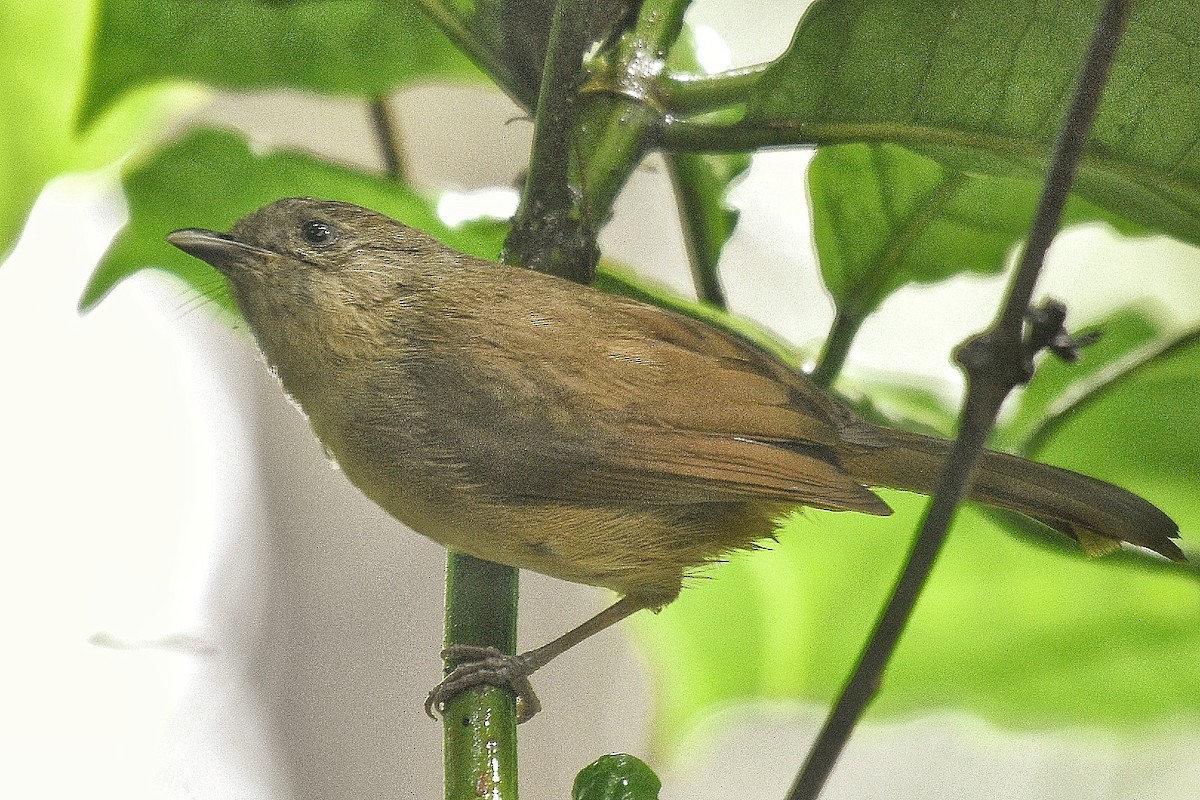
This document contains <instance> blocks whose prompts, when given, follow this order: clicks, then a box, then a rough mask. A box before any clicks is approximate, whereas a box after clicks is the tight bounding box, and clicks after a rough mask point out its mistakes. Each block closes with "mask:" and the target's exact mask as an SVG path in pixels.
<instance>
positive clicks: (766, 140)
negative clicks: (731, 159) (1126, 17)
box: [712, 0, 1200, 242]
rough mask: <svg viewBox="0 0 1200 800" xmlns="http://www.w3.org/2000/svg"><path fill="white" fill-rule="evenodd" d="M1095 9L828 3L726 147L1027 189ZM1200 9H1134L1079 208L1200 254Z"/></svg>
mask: <svg viewBox="0 0 1200 800" xmlns="http://www.w3.org/2000/svg"><path fill="white" fill-rule="evenodd" d="M1098 9H1099V2H1097V1H1096V0H1073V1H1072V2H1066V3H1054V4H1051V5H1046V4H1044V3H1040V2H1034V0H1021V2H1016V3H1006V4H1003V5H997V4H995V3H992V2H989V1H988V0H965V2H958V1H957V0H956V2H949V1H948V0H819V2H817V3H814V4H813V6H812V7H811V8H810V9H809V11H808V13H807V14H806V15H805V16H804V18H803V20H802V21H801V23H800V26H799V27H798V28H797V31H796V35H795V38H794V39H793V41H792V44H791V46H790V47H789V48H788V50H787V52H786V53H785V54H784V55H783V56H781V57H780V58H779V59H778V60H777V61H775V62H773V63H772V64H771V65H770V67H769V68H768V69H767V70H766V71H765V72H764V73H763V74H762V75H761V76H760V77H759V78H758V79H757V81H756V82H755V84H754V87H753V90H752V92H751V96H750V99H749V102H748V104H747V111H746V115H745V117H744V118H743V119H742V121H741V122H739V123H737V124H736V125H734V126H733V127H732V128H727V129H726V130H725V131H724V133H723V134H721V133H718V132H717V130H713V131H712V134H713V135H714V136H717V137H720V136H722V135H723V136H725V138H727V139H728V140H729V146H732V147H736V148H737V149H743V148H745V147H746V146H763V145H768V144H770V145H780V144H789V143H791V144H806V143H807V144H812V143H817V144H837V143H848V142H863V143H875V144H882V143H890V144H900V145H904V146H907V147H909V148H910V149H913V150H916V151H918V152H921V153H923V154H925V155H927V156H929V157H931V158H934V159H936V160H937V161H939V162H940V163H941V164H942V165H943V166H944V167H945V168H946V169H948V170H950V171H953V172H967V173H986V174H990V175H996V176H1001V177H1020V178H1027V179H1033V178H1036V177H1037V176H1039V175H1040V174H1041V173H1042V171H1043V169H1044V164H1045V160H1046V157H1047V155H1048V152H1049V149H1050V145H1051V142H1052V141H1053V138H1054V136H1055V132H1056V130H1057V128H1058V125H1059V122H1060V121H1061V119H1062V117H1063V114H1064V111H1065V108H1066V103H1067V100H1068V98H1069V95H1070V91H1071V86H1072V83H1073V81H1074V76H1075V73H1076V71H1077V70H1078V67H1079V64H1080V62H1081V58H1082V54H1083V52H1084V50H1085V48H1086V42H1087V40H1088V38H1089V37H1090V34H1091V31H1092V29H1093V27H1094V24H1095V20H1096V18H1097V16H1098ZM1197 107H1200V6H1197V5H1196V4H1195V3H1193V2H1191V0H1146V1H1145V2H1141V3H1138V4H1136V6H1135V8H1134V12H1133V17H1132V19H1131V22H1130V24H1129V28H1128V32H1127V35H1126V38H1125V40H1124V42H1123V43H1122V45H1121V48H1120V51H1119V52H1118V55H1117V61H1116V64H1115V65H1114V68H1113V71H1112V76H1111V79H1110V83H1109V87H1108V89H1107V91H1106V93H1105V99H1104V101H1103V102H1102V103H1101V105H1100V109H1099V114H1098V117H1097V119H1096V124H1095V128H1094V131H1093V134H1092V137H1091V139H1090V142H1089V144H1088V146H1087V149H1086V152H1085V155H1084V159H1083V163H1082V166H1081V170H1080V173H1079V178H1078V182H1077V189H1076V191H1077V193H1078V194H1079V195H1081V196H1083V197H1085V198H1087V199H1088V200H1090V201H1091V202H1093V203H1095V204H1097V205H1100V206H1103V207H1105V208H1108V209H1110V210H1112V211H1114V212H1117V213H1120V214H1122V215H1123V216H1125V217H1127V218H1128V219H1131V220H1134V221H1136V222H1138V223H1140V224H1142V225H1145V226H1146V227H1149V228H1152V229H1155V230H1159V231H1163V232H1166V233H1169V234H1171V235H1172V236H1175V237H1177V238H1180V239H1183V240H1186V241H1191V242H1200V149H1198V148H1196V147H1194V146H1193V145H1194V142H1195V141H1196V139H1197V138H1200V117H1198V116H1197V115H1196V114H1195V113H1194V112H1195V109H1196V108H1197Z"/></svg>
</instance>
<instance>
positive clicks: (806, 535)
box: [636, 312, 1200, 748]
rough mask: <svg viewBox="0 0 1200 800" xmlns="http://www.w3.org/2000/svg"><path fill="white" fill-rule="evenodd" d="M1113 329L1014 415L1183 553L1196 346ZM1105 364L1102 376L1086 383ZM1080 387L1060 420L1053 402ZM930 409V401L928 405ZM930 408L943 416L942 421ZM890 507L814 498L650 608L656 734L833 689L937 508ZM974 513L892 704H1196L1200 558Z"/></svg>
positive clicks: (1003, 720) (1088, 715)
mask: <svg viewBox="0 0 1200 800" xmlns="http://www.w3.org/2000/svg"><path fill="white" fill-rule="evenodd" d="M1101 327H1104V328H1106V329H1108V330H1110V331H1111V332H1112V334H1113V335H1112V336H1111V338H1110V341H1109V343H1108V344H1107V345H1105V347H1103V348H1101V347H1100V346H1099V345H1097V348H1098V349H1096V350H1094V351H1093V352H1091V353H1087V351H1085V353H1086V355H1085V358H1090V359H1091V361H1090V362H1086V363H1084V364H1083V365H1082V368H1081V370H1080V372H1079V374H1077V375H1072V374H1071V371H1070V370H1069V369H1067V368H1063V369H1058V368H1056V367H1053V366H1051V365H1049V364H1047V365H1044V369H1045V368H1046V367H1049V369H1045V371H1046V378H1044V379H1043V380H1044V381H1046V385H1045V386H1041V387H1038V386H1037V384H1036V383H1035V385H1034V387H1031V391H1032V394H1031V396H1030V397H1029V398H1028V400H1027V403H1028V404H1029V407H1028V408H1027V409H1026V410H1025V411H1024V412H1020V411H1019V412H1018V413H1017V415H1016V416H1015V417H1014V419H1013V421H1012V422H1011V423H1010V424H1011V425H1012V426H1013V432H1012V433H1011V434H1009V436H1008V438H1009V439H1010V440H1012V441H1017V440H1021V439H1027V438H1029V436H1030V431H1031V430H1032V429H1036V428H1037V427H1038V426H1037V425H1036V424H1034V423H1032V422H1031V421H1030V420H1031V419H1033V418H1034V417H1036V418H1037V419H1039V420H1040V421H1041V425H1042V426H1048V427H1045V431H1044V435H1041V436H1038V437H1037V440H1038V441H1040V442H1041V447H1040V449H1039V451H1038V453H1037V455H1038V457H1039V458H1040V459H1043V460H1045V461H1048V462H1050V463H1054V464H1059V465H1061V466H1066V467H1070V468H1073V469H1078V470H1080V471H1083V472H1086V473H1088V474H1092V475H1096V476H1097V477H1101V478H1104V479H1107V480H1112V481H1114V482H1116V483H1118V484H1121V485H1123V486H1127V487H1128V488H1130V489H1132V490H1134V491H1136V492H1139V493H1140V494H1142V495H1143V496H1145V497H1147V498H1149V499H1150V500H1152V501H1153V502H1155V503H1157V504H1159V505H1160V506H1161V507H1162V508H1163V509H1164V510H1165V511H1167V512H1168V513H1169V514H1171V515H1172V516H1173V517H1174V518H1175V519H1176V520H1177V521H1178V522H1179V523H1180V526H1181V528H1182V530H1183V532H1184V533H1183V536H1184V539H1183V546H1184V548H1185V550H1190V551H1191V553H1192V554H1193V556H1194V554H1195V552H1196V539H1195V531H1196V530H1198V529H1200V495H1197V493H1196V491H1195V487H1196V485H1197V483H1198V482H1200V424H1198V423H1200V419H1198V418H1197V415H1198V412H1197V408H1196V404H1195V398H1196V397H1197V396H1200V343H1198V342H1197V338H1200V337H1195V336H1190V337H1185V338H1183V339H1180V340H1178V341H1177V343H1176V344H1175V345H1174V346H1172V347H1168V348H1165V349H1164V348H1161V347H1160V348H1159V349H1157V350H1155V351H1154V353H1155V355H1153V356H1146V357H1142V358H1140V359H1139V361H1138V367H1137V368H1136V369H1133V370H1129V369H1121V368H1120V367H1121V366H1122V365H1124V364H1127V363H1129V360H1130V359H1131V358H1132V357H1134V356H1137V355H1138V354H1141V353H1142V352H1143V348H1144V347H1146V346H1147V343H1148V342H1150V341H1161V334H1159V333H1156V329H1155V328H1154V326H1153V323H1151V322H1149V321H1148V320H1147V319H1146V318H1145V317H1144V316H1142V315H1139V314H1136V313H1132V312H1122V313H1120V314H1118V315H1116V316H1114V317H1113V318H1112V319H1111V320H1108V321H1105V322H1104V323H1103V324H1102V326H1101ZM1104 376H1108V378H1109V380H1108V381H1107V382H1105V383H1103V384H1102V385H1098V386H1093V384H1097V383H1099V382H1100V381H1101V379H1102V377H1104ZM1080 387H1087V388H1088V391H1087V394H1086V397H1087V399H1086V401H1084V402H1081V403H1077V404H1073V405H1068V406H1067V407H1066V409H1067V411H1066V414H1065V415H1064V416H1061V417H1059V416H1056V415H1057V414H1059V413H1061V412H1062V410H1061V409H1059V408H1058V407H1057V406H1056V405H1055V404H1053V403H1049V402H1047V401H1046V398H1047V397H1049V396H1053V395H1054V393H1055V392H1056V391H1057V392H1059V393H1062V392H1069V391H1072V390H1074V389H1075V388H1080ZM919 405H920V404H919ZM933 416H935V417H936V414H935V415H933ZM884 496H885V498H886V499H887V501H888V502H889V504H891V505H892V506H893V508H895V509H896V512H897V513H896V514H895V515H894V516H892V517H888V518H876V517H865V516H861V515H855V514H849V513H843V514H837V513H831V512H822V511H806V512H803V513H802V514H797V515H793V517H792V518H791V519H790V520H789V521H788V522H787V524H786V525H784V526H783V528H782V529H781V531H780V541H779V543H778V544H776V545H772V546H771V548H770V549H771V552H765V553H746V554H738V555H735V556H734V557H733V558H732V559H731V561H730V563H728V564H726V565H722V566H720V567H718V568H715V569H714V570H713V571H712V573H713V575H714V576H715V577H716V580H711V581H708V580H705V581H695V582H694V584H693V585H692V586H690V587H689V588H687V589H685V590H684V592H683V594H682V596H681V597H680V599H679V600H678V601H677V602H676V603H674V604H672V605H671V606H668V607H667V608H666V609H665V610H664V611H663V612H662V613H661V614H659V615H658V616H656V617H651V616H649V615H647V616H646V617H645V618H643V619H640V620H638V621H637V623H636V626H637V630H638V633H639V635H640V638H641V639H642V640H643V642H644V643H645V646H646V649H647V650H648V651H649V653H650V656H651V659H652V662H653V664H654V671H655V676H656V685H657V687H658V695H659V701H660V705H659V713H658V717H657V720H656V723H657V724H656V730H657V733H658V736H659V741H660V744H662V745H664V746H666V747H667V748H670V747H671V746H673V745H675V744H677V743H678V741H679V738H680V737H681V736H682V735H684V734H686V733H687V732H688V731H690V730H692V729H693V728H694V727H695V726H696V725H697V724H698V723H699V722H700V721H701V720H703V719H704V718H705V717H707V716H708V715H709V714H711V713H712V712H714V711H715V710H717V709H718V708H721V707H722V706H725V705H727V704H729V703H732V702H738V701H745V700H750V699H755V700H759V699H762V698H775V699H787V700H798V701H805V702H820V703H825V702H829V701H831V700H832V698H833V697H834V695H835V694H836V692H837V690H838V689H839V688H840V686H841V684H842V682H843V681H844V680H845V678H846V675H847V674H848V671H849V670H850V668H851V667H852V665H853V662H854V659H855V656H856V654H857V653H858V651H859V649H860V648H861V647H862V645H863V643H864V641H865V637H866V635H867V633H868V631H869V629H870V626H871V624H872V622H873V620H874V619H875V616H876V615H877V613H878V610H879V608H880V607H881V605H882V603H883V601H884V599H885V597H886V595H887V592H888V590H889V589H890V586H891V582H892V581H893V580H894V578H895V575H896V574H897V572H898V570H899V568H900V563H901V560H902V558H903V556H904V554H905V552H906V550H907V547H908V545H909V542H910V541H911V538H912V536H913V532H914V530H915V526H916V525H917V523H918V521H919V518H920V514H921V511H922V509H923V508H924V506H925V503H926V502H927V501H926V500H925V499H924V498H921V497H919V496H917V495H912V494H906V493H901V492H886V493H884ZM1012 531H1013V529H1012V528H1008V527H1006V526H1005V522H1004V521H1003V520H1001V519H1000V518H998V517H996V516H994V515H992V514H990V513H985V512H984V511H983V510H982V509H978V508H975V507H972V506H968V507H966V508H965V509H963V510H962V511H960V513H959V517H958V519H957V521H956V523H955V527H954V530H953V532H952V535H951V537H950V541H949V543H948V545H947V549H946V552H945V553H944V554H943V556H942V558H941V559H940V561H939V562H938V565H937V568H936V569H935V571H934V574H933V578H932V580H931V582H930V584H929V585H928V587H927V588H926V592H925V594H924V596H923V597H922V599H921V601H920V603H919V605H918V607H917V611H916V615H915V617H914V619H913V622H912V625H911V627H910V629H909V630H908V631H907V632H906V633H905V636H904V638H903V640H902V642H901V645H900V649H899V651H898V653H897V656H896V659H895V661H894V663H893V665H892V667H891V668H890V669H889V672H888V674H887V677H886V679H885V683H884V688H883V692H882V694H881V696H880V697H879V699H878V701H877V702H876V703H875V705H874V706H873V713H875V714H880V715H888V714H897V713H911V712H914V711H932V710H935V709H947V708H953V709H958V710H965V711H968V712H971V713H975V714H979V715H982V716H984V717H986V718H988V719H990V720H992V721H993V722H995V723H997V724H1001V725H1007V726H1013V727H1038V726H1062V725H1091V726H1099V727H1110V728H1124V729H1128V728H1131V727H1136V726H1142V725H1150V724H1153V723H1157V722H1162V721H1164V720H1168V719H1170V718H1173V717H1176V716H1179V715H1194V714H1196V713H1197V712H1200V683H1198V682H1197V681H1196V680H1195V669H1196V663H1195V659H1196V653H1197V652H1200V588H1198V585H1197V581H1196V577H1197V576H1196V572H1195V569H1194V567H1192V566H1190V565H1173V564H1167V563H1165V562H1161V561H1158V560H1151V559H1149V558H1147V557H1145V556H1142V555H1140V554H1134V553H1126V554H1121V555H1117V556H1112V557H1105V558H1099V559H1088V558H1086V557H1085V556H1083V555H1082V554H1081V553H1080V552H1079V550H1078V548H1077V547H1076V546H1074V545H1073V543H1069V542H1067V541H1066V540H1063V539H1060V538H1058V537H1053V536H1052V535H1050V534H1046V535H1039V536H1037V537H1034V538H1029V537H1025V536H1013V535H1012Z"/></svg>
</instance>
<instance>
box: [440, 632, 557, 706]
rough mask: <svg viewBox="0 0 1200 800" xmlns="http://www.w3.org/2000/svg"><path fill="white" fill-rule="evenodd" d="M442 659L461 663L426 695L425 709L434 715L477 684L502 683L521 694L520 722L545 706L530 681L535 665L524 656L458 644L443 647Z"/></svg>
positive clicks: (513, 691) (503, 687) (512, 691)
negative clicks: (531, 664)
mask: <svg viewBox="0 0 1200 800" xmlns="http://www.w3.org/2000/svg"><path fill="white" fill-rule="evenodd" d="M442 660H443V661H447V662H458V663H457V664H456V666H455V667H454V669H452V670H451V671H450V674H449V675H447V676H446V677H445V678H443V679H442V682H441V683H439V684H438V685H437V686H435V687H433V690H432V691H430V692H429V696H428V697H427V698H425V713H426V714H428V715H429V717H430V718H431V719H437V712H440V711H442V710H443V709H444V708H445V705H446V703H447V702H448V701H449V700H450V699H451V698H452V697H454V696H455V695H456V694H458V693H459V692H461V691H463V690H464V689H470V688H471V687H473V686H498V687H500V688H502V689H507V690H508V691H509V692H511V693H512V694H513V695H514V696H515V697H516V698H517V722H526V721H528V720H530V719H532V718H533V715H534V714H536V713H538V712H539V711H541V710H542V704H541V703H540V702H539V701H538V698H537V695H536V694H535V693H534V691H533V684H531V683H530V682H529V676H530V674H532V673H533V668H532V667H531V666H530V664H529V662H528V661H527V660H525V659H524V658H522V657H521V656H519V655H518V656H514V655H510V654H508V653H502V652H500V651H499V650H497V649H496V648H494V647H479V646H476V645H463V644H456V645H453V646H452V647H448V648H446V649H445V650H443V651H442Z"/></svg>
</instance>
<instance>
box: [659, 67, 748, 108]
mask: <svg viewBox="0 0 1200 800" xmlns="http://www.w3.org/2000/svg"><path fill="white" fill-rule="evenodd" d="M768 66H770V65H769V64H755V65H754V66H752V67H742V68H741V69H731V70H728V71H726V72H717V73H714V74H712V75H665V76H663V77H662V78H661V79H660V80H659V91H660V93H661V97H662V101H663V106H664V107H665V108H666V109H667V111H668V112H669V113H671V114H673V115H675V116H692V115H695V114H705V113H708V112H710V111H720V110H722V109H723V108H728V107H730V106H739V105H742V104H743V103H745V102H746V99H747V98H748V97H750V96H751V93H752V92H753V91H754V87H755V85H756V84H757V83H758V81H759V79H760V78H762V75H763V73H764V72H766V70H767V67H768Z"/></svg>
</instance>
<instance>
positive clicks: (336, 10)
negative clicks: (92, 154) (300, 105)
mask: <svg viewBox="0 0 1200 800" xmlns="http://www.w3.org/2000/svg"><path fill="white" fill-rule="evenodd" d="M92 41H93V52H92V63H91V70H90V73H89V75H88V85H87V91H86V96H85V100H84V103H83V107H82V117H83V119H84V120H85V121H86V120H90V119H92V118H93V117H94V116H95V115H97V114H98V113H100V111H101V110H103V109H104V108H105V107H107V106H108V105H109V104H110V103H112V102H113V101H114V100H115V99H116V98H118V97H120V96H122V95H123V94H125V93H126V92H129V91H130V90H132V89H134V88H136V87H139V86H143V85H145V84H151V83H158V82H162V81H168V80H171V81H179V80H185V81H195V82H199V83H204V84H208V85H211V86H217V87H221V88H226V89H264V88H277V87H292V88H297V89H307V90H309V91H313V92H321V93H327V94H348V95H356V96H365V97H376V96H380V95H383V94H386V93H388V92H390V91H392V90H393V89H396V88H398V87H400V86H403V85H406V84H411V83H413V82H416V81H421V80H431V79H453V80H465V79H476V78H477V77H478V72H477V71H476V70H475V69H474V67H472V66H471V64H470V62H469V61H468V60H467V59H466V57H465V56H463V55H462V53H460V52H459V51H458V50H457V49H456V48H455V47H454V46H453V45H451V44H450V42H449V41H448V40H447V39H446V37H445V36H444V35H443V34H442V32H441V31H440V30H439V29H438V28H437V26H435V25H434V24H433V23H432V22H431V21H430V20H429V18H428V17H427V16H426V15H425V13H424V12H423V11H422V10H421V8H420V5H419V4H418V3H417V2H413V1H411V0H303V1H300V0H295V1H291V0H278V1H277V2H265V1H264V0H206V2H194V0H102V1H101V2H100V3H99V21H98V24H97V26H96V31H95V34H94V36H93V38H92Z"/></svg>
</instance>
